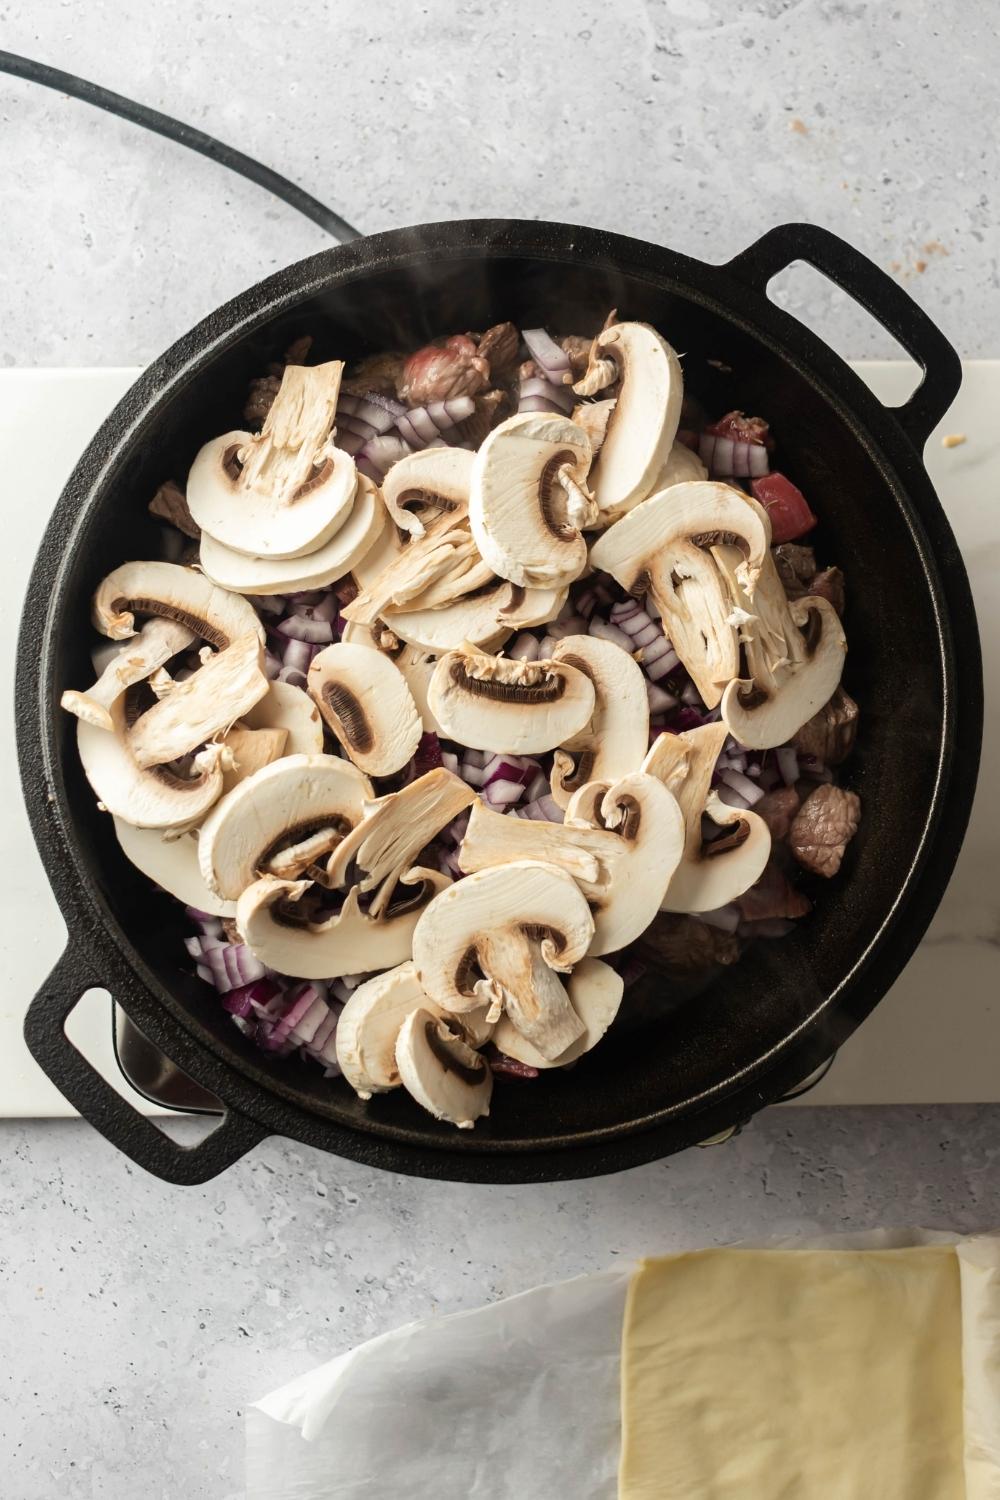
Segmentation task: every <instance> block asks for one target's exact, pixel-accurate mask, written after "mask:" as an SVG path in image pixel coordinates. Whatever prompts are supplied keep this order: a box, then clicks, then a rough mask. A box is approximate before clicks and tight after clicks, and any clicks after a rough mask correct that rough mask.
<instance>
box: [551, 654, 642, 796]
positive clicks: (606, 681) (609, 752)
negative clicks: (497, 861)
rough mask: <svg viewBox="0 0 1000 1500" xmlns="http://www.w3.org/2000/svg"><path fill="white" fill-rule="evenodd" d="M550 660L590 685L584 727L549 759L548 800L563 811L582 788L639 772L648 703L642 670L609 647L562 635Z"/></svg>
mask: <svg viewBox="0 0 1000 1500" xmlns="http://www.w3.org/2000/svg"><path fill="white" fill-rule="evenodd" d="M552 656H553V658H554V660H555V661H561V662H564V663H565V664H566V665H567V666H570V667H576V669H577V670H578V671H580V672H583V673H584V674H585V675H586V676H587V677H589V678H590V680H591V682H592V683H593V684H594V713H593V716H592V718H591V720H590V722H589V724H587V725H586V726H585V728H583V729H582V730H581V731H580V733H579V734H576V735H574V736H573V737H572V739H569V740H564V741H563V743H562V745H561V746H560V748H559V749H558V750H557V751H556V753H555V756H554V758H553V764H552V796H553V798H554V799H555V801H556V803H557V805H558V806H559V807H563V808H564V807H565V806H566V805H567V803H568V802H569V799H570V797H571V796H572V795H573V793H574V792H575V791H578V790H579V788H580V787H581V786H583V785H584V784H585V783H586V782H588V781H617V780H618V779H619V777H621V776H625V775H627V774H628V772H629V771H638V770H639V767H640V766H641V765H642V759H643V756H644V755H645V753H646V750H647V749H648V747H649V697H648V694H647V692H646V679H645V677H644V676H643V674H642V669H641V668H640V667H639V665H638V663H637V662H635V661H633V659H632V657H631V656H630V655H629V653H628V652H627V651H623V650H622V648H621V646H618V645H616V644H615V642H614V641H603V640H600V639H598V637H597V636H593V635H567V636H563V638H562V640H560V641H559V642H558V644H557V645H556V647H555V650H554V651H553V652H552Z"/></svg>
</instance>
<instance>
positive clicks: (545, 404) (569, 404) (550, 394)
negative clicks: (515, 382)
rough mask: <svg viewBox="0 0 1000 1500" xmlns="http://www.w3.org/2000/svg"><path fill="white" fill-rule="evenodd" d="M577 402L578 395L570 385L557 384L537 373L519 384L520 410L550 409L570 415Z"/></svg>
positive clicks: (565, 415)
mask: <svg viewBox="0 0 1000 1500" xmlns="http://www.w3.org/2000/svg"><path fill="white" fill-rule="evenodd" d="M575 404H576V397H575V396H574V394H573V392H572V391H571V390H570V388H569V386H568V385H555V384H553V382H552V381H551V380H546V379H544V378H541V377H539V376H537V375H532V376H531V377H530V378H529V379H527V380H522V381H521V382H520V384H519V386H518V392H517V409H518V411H519V412H525V411H527V412H531V411H543V412H545V411H548V412H553V413H556V412H558V413H561V414H562V415H563V416H564V417H568V416H569V414H570V413H571V411H572V410H573V407H574V406H575Z"/></svg>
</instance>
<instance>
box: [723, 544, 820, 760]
mask: <svg viewBox="0 0 1000 1500" xmlns="http://www.w3.org/2000/svg"><path fill="white" fill-rule="evenodd" d="M714 551H715V555H716V559H717V561H718V563H719V566H720V568H721V570H722V571H723V573H724V575H725V577H726V578H727V580H728V583H729V589H730V594H731V597H732V600H733V604H734V606H735V609H736V610H737V611H738V612H739V618H740V620H741V624H740V639H741V641H742V642H743V644H744V646H745V648H746V661H747V667H748V669H749V674H750V675H749V680H748V681H743V680H737V681H734V682H731V683H730V684H729V686H728V687H727V688H726V691H725V694H724V696H723V699H722V717H723V719H724V720H725V722H726V725H727V726H728V728H729V732H730V734H732V735H733V736H734V738H735V739H737V740H739V742H740V744H741V745H748V746H749V747H750V748H751V749H754V750H768V749H770V748H772V747H773V746H775V745H784V744H787V743H788V741H789V740H790V739H791V738H792V736H793V735H794V734H796V733H797V732H798V730H800V729H801V728H802V725H803V724H805V723H807V722H808V720H809V719H811V718H812V716H813V714H816V713H818V712H819V710H820V709H821V708H822V707H823V705H824V704H825V703H828V702H829V701H830V698H831V697H832V696H833V694H834V693H835V692H836V690H837V688H838V686H839V685H840V679H841V675H842V674H843V670H844V659H845V656H846V653H847V637H846V636H845V634H844V628H843V626H842V625H841V623H840V616H839V615H838V614H837V611H836V610H835V609H834V607H833V605H832V604H831V603H830V602H829V600H827V599H823V598H820V597H819V596H818V595H811V594H807V595H806V596H805V597H803V598H802V599H796V600H795V601H794V602H789V600H788V598H787V596H786V594H785V590H784V587H783V585H782V582H781V578H780V576H779V574H778V570H777V567H776V566H775V563H774V559H773V557H772V556H771V555H770V553H768V556H767V558H766V560H765V563H764V566H763V567H762V569H761V572H760V577H759V578H758V580H757V583H756V586H755V588H754V591H753V594H752V595H751V594H750V593H749V592H748V591H747V590H746V589H745V588H744V587H743V585H742V581H741V579H740V576H739V571H738V566H737V559H738V556H739V554H738V553H737V552H736V551H735V549H734V548H732V547H728V546H721V547H717V548H715V549H714Z"/></svg>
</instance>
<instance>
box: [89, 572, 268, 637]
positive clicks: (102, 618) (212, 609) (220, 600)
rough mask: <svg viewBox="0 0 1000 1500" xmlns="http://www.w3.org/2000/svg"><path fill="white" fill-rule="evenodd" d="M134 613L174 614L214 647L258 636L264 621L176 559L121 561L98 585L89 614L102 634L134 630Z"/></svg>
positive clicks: (247, 605)
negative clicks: (247, 636) (172, 561)
mask: <svg viewBox="0 0 1000 1500" xmlns="http://www.w3.org/2000/svg"><path fill="white" fill-rule="evenodd" d="M136 615H159V616H160V617H161V618H163V619H166V620H175V621H176V622H177V623H178V624H180V625H186V626H187V628H188V629H189V630H190V631H191V632H192V633H193V634H194V635H196V636H198V637H199V638H200V639H201V640H203V641H207V642H208V644H209V645H210V646H214V647H215V648H216V649H217V650H218V651H224V650H225V648H226V647H227V646H228V645H231V643H232V642H233V641H235V640H237V639H238V638H239V637H240V636H241V635H250V634H251V633H254V632H255V633H256V634H257V635H258V636H259V637H260V639H261V641H263V640H264V627H263V625H262V624H261V622H260V619H259V617H258V615H257V611H256V610H255V609H254V607H253V605H252V604H251V603H249V601H248V600H246V599H242V598H241V597H240V595H239V594H231V593H229V591H228V590H226V589H221V588H219V587H218V585H217V584H214V583H212V581H211V580H210V579H208V578H206V577H205V575H204V574H203V573H198V572H196V571H195V569H194V568H182V567H180V566H179V565H178V564H177V563H168V562H129V563H123V564H122V566H121V567H120V568H115V570H114V572H113V573H109V574H108V576H107V578H105V579H104V581H103V582H102V583H101V584H99V585H98V588H97V591H96V593H95V594H94V600H93V605H92V619H93V622H94V626H95V628H96V629H97V630H99V631H100V632H101V634H102V635H107V636H110V637H111V639H112V640H114V641H124V640H128V638H129V637H130V636H133V635H135V633H136V625H135V616H136Z"/></svg>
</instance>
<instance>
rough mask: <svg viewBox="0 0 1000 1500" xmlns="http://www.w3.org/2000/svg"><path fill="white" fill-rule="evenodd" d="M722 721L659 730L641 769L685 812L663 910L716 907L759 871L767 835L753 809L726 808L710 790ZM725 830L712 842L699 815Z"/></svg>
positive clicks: (722, 732) (723, 736)
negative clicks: (681, 841) (680, 729)
mask: <svg viewBox="0 0 1000 1500" xmlns="http://www.w3.org/2000/svg"><path fill="white" fill-rule="evenodd" d="M728 733H729V731H728V730H727V728H726V726H725V724H704V725H702V726H701V727H700V728H699V729H689V730H686V731H685V733H684V734H661V735H659V736H658V737H657V738H656V739H655V740H654V742H653V744H652V746H651V747H650V750H649V754H648V755H647V756H646V759H645V762H644V766H643V768H644V770H645V771H646V774H647V775H649V776H655V777H656V778H657V779H658V780H659V781H661V782H663V784H664V786H666V787H669V789H670V791H671V792H672V793H673V795H674V796H675V797H676V799H677V801H678V803H679V804H680V808H681V812H682V813H683V816H684V855H683V858H682V859H681V861H680V863H679V864H678V866H677V868H676V870H675V871H674V873H673V875H672V877H671V879H670V883H669V885H668V886H667V890H666V894H665V896H664V898H663V902H662V909H663V910H664V911H678V912H699V911H716V910H717V909H718V908H719V907H720V906H726V905H727V904H728V903H729V902H730V901H734V900H735V899H736V897H737V896H740V895H742V894H743V892H744V891H745V890H748V889H749V888H750V886H752V885H753V883H754V882H755V881H756V880H759V878H760V876H761V875H762V874H763V871H764V866H765V865H766V864H767V861H768V856H769V855H770V853H771V834H770V831H769V829H768V826H767V824H766V823H765V822H764V819H763V818H761V817H758V815H757V814H756V813H754V812H749V811H743V810H741V809H739V808H734V807H729V806H727V804H726V803H724V802H722V801H721V800H720V799H719V798H718V797H716V796H715V795H714V794H713V793H712V791H711V785H712V773H713V771H714V770H715V763H716V761H717V760H718V758H719V753H720V751H721V749H722V746H723V744H724V742H725V740H726V738H727V736H728ZM706 813H707V815H708V816H709V817H710V818H711V819H712V821H713V822H714V823H718V824H720V825H721V826H722V827H724V828H726V829H727V830H729V831H728V832H726V833H724V834H721V835H720V836H719V837H718V838H716V839H713V840H712V841H710V842H707V843H706V842H705V840H704V837H703V834H702V816H703V814H706Z"/></svg>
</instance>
